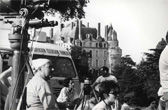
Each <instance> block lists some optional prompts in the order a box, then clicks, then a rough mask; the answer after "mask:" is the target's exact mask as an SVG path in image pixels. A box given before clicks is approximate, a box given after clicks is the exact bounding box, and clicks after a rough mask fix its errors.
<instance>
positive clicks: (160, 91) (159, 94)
mask: <svg viewBox="0 0 168 110" xmlns="http://www.w3.org/2000/svg"><path fill="white" fill-rule="evenodd" d="M158 96H163V88H162V87H160V88H159V91H158Z"/></svg>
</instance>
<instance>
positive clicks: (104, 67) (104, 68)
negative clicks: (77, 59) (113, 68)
mask: <svg viewBox="0 0 168 110" xmlns="http://www.w3.org/2000/svg"><path fill="white" fill-rule="evenodd" d="M100 71H106V72H108V71H109V68H108V67H106V66H103V67H101V68H100Z"/></svg>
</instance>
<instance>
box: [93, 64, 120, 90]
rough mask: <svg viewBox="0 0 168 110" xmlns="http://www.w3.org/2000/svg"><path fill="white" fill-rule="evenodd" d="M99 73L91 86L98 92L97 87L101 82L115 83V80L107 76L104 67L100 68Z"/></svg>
mask: <svg viewBox="0 0 168 110" xmlns="http://www.w3.org/2000/svg"><path fill="white" fill-rule="evenodd" d="M100 73H101V76H99V77H98V78H97V79H96V81H95V82H94V83H93V84H92V88H93V89H96V91H99V85H100V84H101V83H102V82H103V81H110V80H112V81H114V82H116V83H117V78H116V77H115V76H113V75H111V74H109V69H108V67H106V66H103V67H101V68H100Z"/></svg>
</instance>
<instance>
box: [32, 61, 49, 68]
mask: <svg viewBox="0 0 168 110" xmlns="http://www.w3.org/2000/svg"><path fill="white" fill-rule="evenodd" d="M48 62H50V60H48V59H44V58H39V59H35V60H32V68H33V70H38V69H39V68H40V67H42V66H43V65H44V64H46V63H48Z"/></svg>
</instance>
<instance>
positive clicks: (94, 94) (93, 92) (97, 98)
mask: <svg viewBox="0 0 168 110" xmlns="http://www.w3.org/2000/svg"><path fill="white" fill-rule="evenodd" d="M92 91H93V94H94V96H95V98H96V101H97V102H99V100H98V97H97V95H96V93H95V91H94V90H93V89H92Z"/></svg>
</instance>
